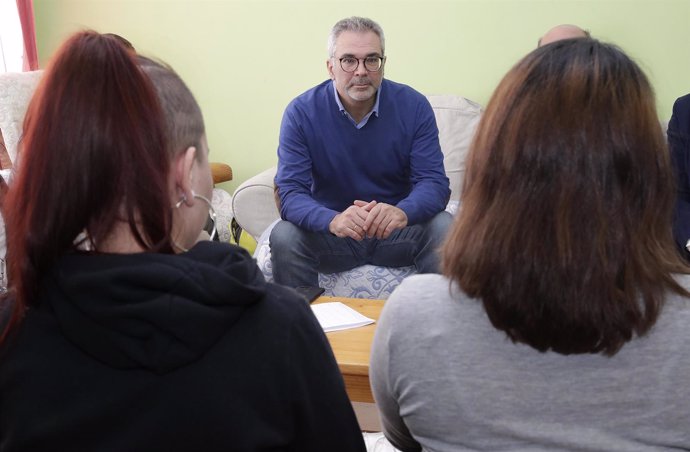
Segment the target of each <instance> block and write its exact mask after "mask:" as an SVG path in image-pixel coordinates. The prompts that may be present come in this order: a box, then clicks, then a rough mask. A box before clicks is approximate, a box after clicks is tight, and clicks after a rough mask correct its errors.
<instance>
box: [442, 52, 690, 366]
mask: <svg viewBox="0 0 690 452" xmlns="http://www.w3.org/2000/svg"><path fill="white" fill-rule="evenodd" d="M672 180H673V178H672V175H671V168H670V162H669V156H668V152H667V150H666V145H665V141H664V138H663V135H662V131H661V128H660V124H659V121H658V117H657V115H656V111H655V106H654V95H653V92H652V88H651V86H650V84H649V81H648V80H647V78H646V76H645V75H644V73H643V72H642V71H641V70H640V68H639V67H638V66H637V65H636V64H635V63H634V62H633V61H632V60H631V59H630V58H629V57H627V56H626V55H625V54H624V53H623V52H622V51H621V50H620V49H618V48H617V47H615V46H612V45H608V44H604V43H601V42H598V41H596V40H592V39H574V40H565V41H559V42H557V43H554V44H551V45H549V46H545V47H542V48H539V49H537V50H535V51H533V52H532V53H530V54H529V55H527V56H526V57H525V58H524V59H522V60H521V61H520V62H519V63H518V64H517V65H516V66H515V67H513V68H512V69H511V70H510V71H509V72H508V74H507V75H506V76H505V78H504V79H503V80H502V81H501V83H500V84H499V86H498V88H497V89H496V91H495V93H494V95H493V96H492V98H491V101H490V102H489V104H488V106H487V108H486V113H485V115H484V117H483V118H482V120H481V123H480V125H479V129H478V131H477V135H476V137H475V140H474V142H473V145H472V148H471V151H470V154H469V156H468V161H467V172H466V177H465V184H464V187H463V194H462V199H461V206H462V208H461V211H460V214H459V216H458V218H457V220H456V222H455V224H454V226H453V228H452V229H451V232H450V233H449V236H448V238H447V241H446V244H445V249H444V251H443V264H442V266H443V272H444V273H445V274H446V275H447V276H448V277H450V278H451V279H453V280H456V281H457V282H458V283H459V285H460V287H461V288H462V289H463V290H464V291H465V292H466V293H467V294H468V295H469V296H471V297H475V298H478V299H480V300H481V302H482V303H483V305H484V307H485V309H486V312H487V314H488V316H489V318H490V320H491V322H492V324H493V325H494V326H495V327H496V328H498V329H500V330H503V331H505V332H506V333H507V334H508V336H509V337H510V338H511V339H512V340H513V341H517V342H524V343H526V344H529V345H530V346H532V347H534V348H536V349H538V350H541V351H545V350H548V349H552V350H554V351H556V352H558V353H563V354H569V353H588V352H591V353H605V354H608V355H613V354H614V353H616V352H617V351H618V350H619V349H620V348H621V347H622V346H623V344H625V343H626V342H627V341H629V340H630V339H631V338H632V337H633V335H643V334H645V333H646V332H647V331H648V330H649V329H650V328H651V326H652V325H654V323H655V321H656V319H657V317H658V314H659V312H660V310H661V308H662V306H663V303H664V296H665V292H666V291H667V290H671V291H674V292H677V293H680V294H683V295H688V294H687V292H686V291H685V290H684V289H683V288H682V287H680V286H679V285H678V283H677V282H676V281H675V280H674V278H673V275H672V274H673V273H674V272H687V271H688V270H687V268H686V267H685V266H684V264H683V263H682V261H681V259H680V257H679V256H678V255H677V253H676V251H675V249H674V245H673V240H672V236H671V219H672V205H673V199H674V189H673V183H672Z"/></svg>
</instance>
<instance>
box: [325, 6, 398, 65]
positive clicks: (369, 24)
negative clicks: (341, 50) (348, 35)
mask: <svg viewBox="0 0 690 452" xmlns="http://www.w3.org/2000/svg"><path fill="white" fill-rule="evenodd" d="M344 31H354V32H355V33H366V32H368V31H373V32H374V33H376V35H377V36H378V37H379V39H380V40H381V56H383V55H384V54H385V50H386V39H385V38H384V36H383V28H381V26H380V25H379V24H377V23H376V22H374V21H373V20H371V19H367V18H366V17H357V16H352V17H348V18H346V19H342V20H339V21H338V23H336V24H335V25H333V28H332V29H331V34H330V35H328V56H329V57H330V58H333V57H334V56H335V41H336V39H338V36H340V33H342V32H344Z"/></svg>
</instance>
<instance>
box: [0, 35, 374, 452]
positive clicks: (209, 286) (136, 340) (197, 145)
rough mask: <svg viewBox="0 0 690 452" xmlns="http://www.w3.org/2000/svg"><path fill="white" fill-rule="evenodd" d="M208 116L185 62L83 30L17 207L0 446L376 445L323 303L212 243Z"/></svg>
mask: <svg viewBox="0 0 690 452" xmlns="http://www.w3.org/2000/svg"><path fill="white" fill-rule="evenodd" d="M211 190H212V180H211V173H210V169H209V163H208V145H207V143H206V135H205V128H204V122H203V118H202V115H201V110H200V109H199V106H198V104H197V102H196V100H195V99H194V96H193V95H192V93H191V92H190V91H189V89H188V88H187V86H186V85H185V84H184V82H183V81H182V80H181V79H180V78H179V76H178V75H177V74H175V73H174V72H173V71H172V70H171V69H170V68H167V67H165V66H163V65H161V64H158V63H156V62H153V61H151V60H146V59H143V58H138V57H137V56H136V55H135V54H134V52H133V51H132V50H131V49H128V48H127V47H126V46H125V45H123V43H122V42H121V41H120V40H118V39H116V38H115V37H112V36H106V35H99V34H98V33H95V32H83V33H78V34H76V35H75V36H73V37H72V38H70V39H69V40H68V41H67V42H66V43H65V44H64V45H63V47H62V48H61V49H60V51H59V52H58V53H57V55H56V56H55V58H54V59H53V61H52V63H51V65H50V67H49V68H48V69H47V70H46V72H45V74H44V75H43V78H42V80H41V84H40V85H39V87H38V90H37V92H36V94H35V96H34V98H33V99H32V101H31V104H30V106H29V110H28V114H27V117H26V120H25V123H24V138H23V143H22V155H21V162H20V165H19V172H18V174H17V176H16V178H15V179H14V181H13V182H12V184H10V187H9V192H8V194H7V198H6V200H5V203H4V206H3V207H4V209H5V211H4V215H5V218H6V220H7V231H8V243H7V248H8V254H7V257H8V264H9V265H8V267H9V277H10V279H9V293H8V296H7V297H5V298H4V299H2V300H1V301H0V325H3V324H4V327H1V331H0V334H1V335H0V340H1V343H0V451H2V452H11V451H47V450H64V451H114V452H115V451H117V452H120V451H224V452H225V451H313V452H321V451H324V450H337V451H343V452H350V451H363V450H364V442H363V438H362V434H361V432H360V431H359V426H358V424H357V420H356V418H355V416H354V412H353V410H352V406H351V405H350V403H349V400H348V398H347V394H346V393H345V388H344V384H343V380H342V377H341V376H340V373H339V371H338V367H337V365H336V362H335V359H334V357H333V354H332V352H331V349H330V347H329V345H328V342H327V340H326V337H325V335H324V334H323V331H322V330H321V328H320V326H319V324H318V322H317V321H316V318H315V317H314V315H313V313H312V312H311V309H310V308H309V306H308V304H307V303H306V302H305V301H304V300H303V299H302V298H301V297H299V296H298V295H297V294H296V293H295V292H294V291H292V290H289V289H286V288H282V287H279V286H276V285H273V284H268V283H266V282H265V281H264V279H263V276H262V275H261V272H260V271H259V269H258V268H257V266H256V264H255V262H254V261H253V259H252V258H251V256H249V255H248V254H247V252H246V251H244V250H242V249H241V248H239V247H234V246H231V245H228V244H223V243H218V242H211V241H199V242H198V237H199V235H200V232H201V230H202V227H203V226H204V224H205V222H206V219H207V218H208V213H209V206H210V202H209V201H208V198H209V197H210V196H211Z"/></svg>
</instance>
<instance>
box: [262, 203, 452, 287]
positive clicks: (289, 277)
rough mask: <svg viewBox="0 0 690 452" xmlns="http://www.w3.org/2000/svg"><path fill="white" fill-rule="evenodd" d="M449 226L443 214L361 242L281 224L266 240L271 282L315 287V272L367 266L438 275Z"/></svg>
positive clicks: (285, 223)
mask: <svg viewBox="0 0 690 452" xmlns="http://www.w3.org/2000/svg"><path fill="white" fill-rule="evenodd" d="M452 221H453V217H452V216H451V215H450V214H449V213H448V212H445V211H444V212H441V213H438V214H436V216H434V217H433V218H432V219H431V220H429V221H428V222H426V223H423V224H416V225H414V226H408V227H406V228H403V229H398V230H396V231H394V232H393V233H392V234H391V235H390V236H389V237H388V238H387V239H385V240H378V239H375V238H374V239H364V240H362V241H359V242H358V241H356V240H353V239H351V238H339V237H336V236H335V235H333V234H331V233H328V232H311V231H307V230H304V229H302V228H300V227H298V226H295V225H294V224H292V223H290V222H289V221H279V222H278V223H277V224H276V225H275V226H274V227H273V230H272V231H271V238H270V246H271V263H272V265H273V279H274V280H275V282H277V283H278V284H283V285H286V286H290V287H298V286H318V285H319V272H321V273H338V272H342V271H346V270H351V269H353V268H355V267H359V266H360V265H365V264H371V265H377V266H381V267H406V266H409V265H414V266H415V267H416V268H417V273H438V264H439V256H438V248H439V246H440V245H441V242H442V241H443V239H444V238H445V236H446V231H447V230H448V228H449V227H450V224H451V223H452Z"/></svg>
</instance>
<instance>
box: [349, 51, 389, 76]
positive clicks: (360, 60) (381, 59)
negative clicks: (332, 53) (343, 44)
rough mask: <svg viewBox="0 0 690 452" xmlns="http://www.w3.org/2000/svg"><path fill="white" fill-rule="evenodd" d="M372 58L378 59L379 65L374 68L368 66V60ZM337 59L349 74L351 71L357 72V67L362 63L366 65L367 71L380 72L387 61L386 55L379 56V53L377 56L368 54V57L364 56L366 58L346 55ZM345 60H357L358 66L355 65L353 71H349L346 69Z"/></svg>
mask: <svg viewBox="0 0 690 452" xmlns="http://www.w3.org/2000/svg"><path fill="white" fill-rule="evenodd" d="M370 58H371V59H376V60H378V67H377V68H376V69H374V70H372V69H369V68H368V67H367V60H368V59H370ZM337 60H338V62H339V63H340V69H342V70H343V71H345V72H347V73H348V74H351V73H353V72H355V71H356V70H357V68H359V65H360V64H363V65H364V69H366V70H367V72H379V71H380V70H381V68H382V67H383V65H384V64H385V62H386V57H385V56H378V55H376V56H373V55H372V56H368V57H364V58H355V57H353V56H344V57H342V58H337ZM343 60H357V66H355V67H354V69H352V70H351V71H348V70H347V69H345V68H344V67H343Z"/></svg>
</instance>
